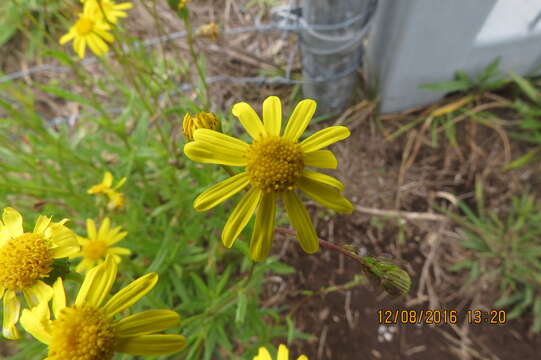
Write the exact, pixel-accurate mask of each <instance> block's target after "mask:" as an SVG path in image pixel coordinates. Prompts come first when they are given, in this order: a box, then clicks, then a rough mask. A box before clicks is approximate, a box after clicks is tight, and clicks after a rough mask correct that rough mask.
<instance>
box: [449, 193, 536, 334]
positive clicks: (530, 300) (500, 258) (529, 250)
mask: <svg viewBox="0 0 541 360" xmlns="http://www.w3.org/2000/svg"><path fill="white" fill-rule="evenodd" d="M476 193H477V199H476V200H477V207H478V209H477V212H474V211H473V210H472V209H471V208H470V207H468V206H467V205H466V204H465V203H463V202H461V203H459V208H460V210H461V211H462V213H463V214H464V215H463V216H459V215H456V214H452V213H448V215H449V216H451V217H452V218H453V220H454V221H455V222H456V223H457V224H458V225H459V231H460V234H461V237H462V238H463V240H462V241H461V242H460V245H461V246H462V247H463V248H465V249H468V250H470V256H469V258H468V259H465V260H462V261H460V262H458V263H456V264H455V265H454V266H453V268H452V270H454V271H463V270H466V271H468V272H469V276H468V281H467V283H466V284H464V286H465V287H469V286H472V285H479V284H480V283H481V282H483V283H485V284H490V285H494V286H496V287H497V289H498V291H499V294H500V298H499V300H497V301H495V302H494V304H493V305H494V306H495V307H498V308H499V307H507V308H509V309H510V310H509V313H508V316H507V317H508V318H509V319H512V318H516V317H518V316H520V315H521V314H524V313H525V312H527V311H532V312H533V319H534V321H533V325H532V330H533V331H535V332H539V331H540V330H541V305H540V303H541V285H540V284H541V206H540V205H539V204H538V203H536V201H535V199H534V198H533V197H531V196H527V195H523V196H521V197H515V198H513V199H512V202H511V204H510V207H509V209H507V211H506V212H505V213H499V212H496V211H495V210H486V209H484V205H483V199H482V189H481V186H478V187H477V189H476Z"/></svg>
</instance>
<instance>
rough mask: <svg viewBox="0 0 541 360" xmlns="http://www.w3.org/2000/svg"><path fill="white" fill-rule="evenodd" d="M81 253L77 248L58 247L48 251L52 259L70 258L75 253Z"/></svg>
mask: <svg viewBox="0 0 541 360" xmlns="http://www.w3.org/2000/svg"><path fill="white" fill-rule="evenodd" d="M79 251H81V248H80V247H79V246H58V247H55V248H52V249H49V252H50V254H51V256H52V257H53V259H61V258H65V257H71V256H73V255H74V254H77V252H79Z"/></svg>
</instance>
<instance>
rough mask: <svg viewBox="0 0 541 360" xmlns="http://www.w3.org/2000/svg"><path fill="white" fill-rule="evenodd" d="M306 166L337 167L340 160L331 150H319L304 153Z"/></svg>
mask: <svg viewBox="0 0 541 360" xmlns="http://www.w3.org/2000/svg"><path fill="white" fill-rule="evenodd" d="M303 160H304V166H309V167H316V168H323V169H336V167H337V166H338V161H337V160H336V157H335V156H334V154H333V153H332V152H330V151H329V150H317V151H312V152H310V153H308V154H304V158H303Z"/></svg>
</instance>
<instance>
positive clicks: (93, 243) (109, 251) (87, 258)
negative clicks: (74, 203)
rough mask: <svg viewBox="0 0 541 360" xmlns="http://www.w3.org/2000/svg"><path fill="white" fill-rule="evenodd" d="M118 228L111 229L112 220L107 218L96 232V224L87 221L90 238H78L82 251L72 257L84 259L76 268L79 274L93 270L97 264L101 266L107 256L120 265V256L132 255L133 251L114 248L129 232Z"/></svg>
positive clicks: (89, 220)
mask: <svg viewBox="0 0 541 360" xmlns="http://www.w3.org/2000/svg"><path fill="white" fill-rule="evenodd" d="M121 229H122V227H120V226H117V227H115V228H113V229H111V220H110V219H109V218H105V219H104V220H103V222H102V223H101V226H100V228H99V230H98V231H97V232H96V224H95V223H94V220H92V219H86V233H87V236H88V238H83V237H80V236H77V240H78V241H79V244H80V245H81V251H79V252H77V253H76V254H73V255H72V256H71V257H72V258H75V257H83V260H82V261H81V262H80V263H79V265H77V267H76V268H75V270H76V271H78V272H84V271H87V270H89V269H91V268H93V267H94V266H95V265H96V264H101V263H102V262H103V260H105V257H106V256H107V255H111V256H112V257H113V259H114V260H115V262H116V263H117V264H118V263H120V261H121V258H120V256H119V255H130V254H131V251H130V250H129V249H126V248H122V247H112V246H111V245H113V244H116V243H117V242H119V241H120V240H122V239H124V238H125V237H126V235H128V233H127V232H125V231H122V232H120V230H121Z"/></svg>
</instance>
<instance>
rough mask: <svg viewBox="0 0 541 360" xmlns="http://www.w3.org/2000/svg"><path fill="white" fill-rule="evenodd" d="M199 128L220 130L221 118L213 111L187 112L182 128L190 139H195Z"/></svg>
mask: <svg viewBox="0 0 541 360" xmlns="http://www.w3.org/2000/svg"><path fill="white" fill-rule="evenodd" d="M197 129H210V130H214V131H220V129H221V124H220V120H219V119H218V118H217V117H216V115H214V114H213V113H211V112H200V113H197V114H194V115H191V114H190V113H187V114H186V115H185V116H184V120H183V121H182V130H183V131H184V136H186V139H187V140H188V141H193V134H194V132H195V130H197Z"/></svg>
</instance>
